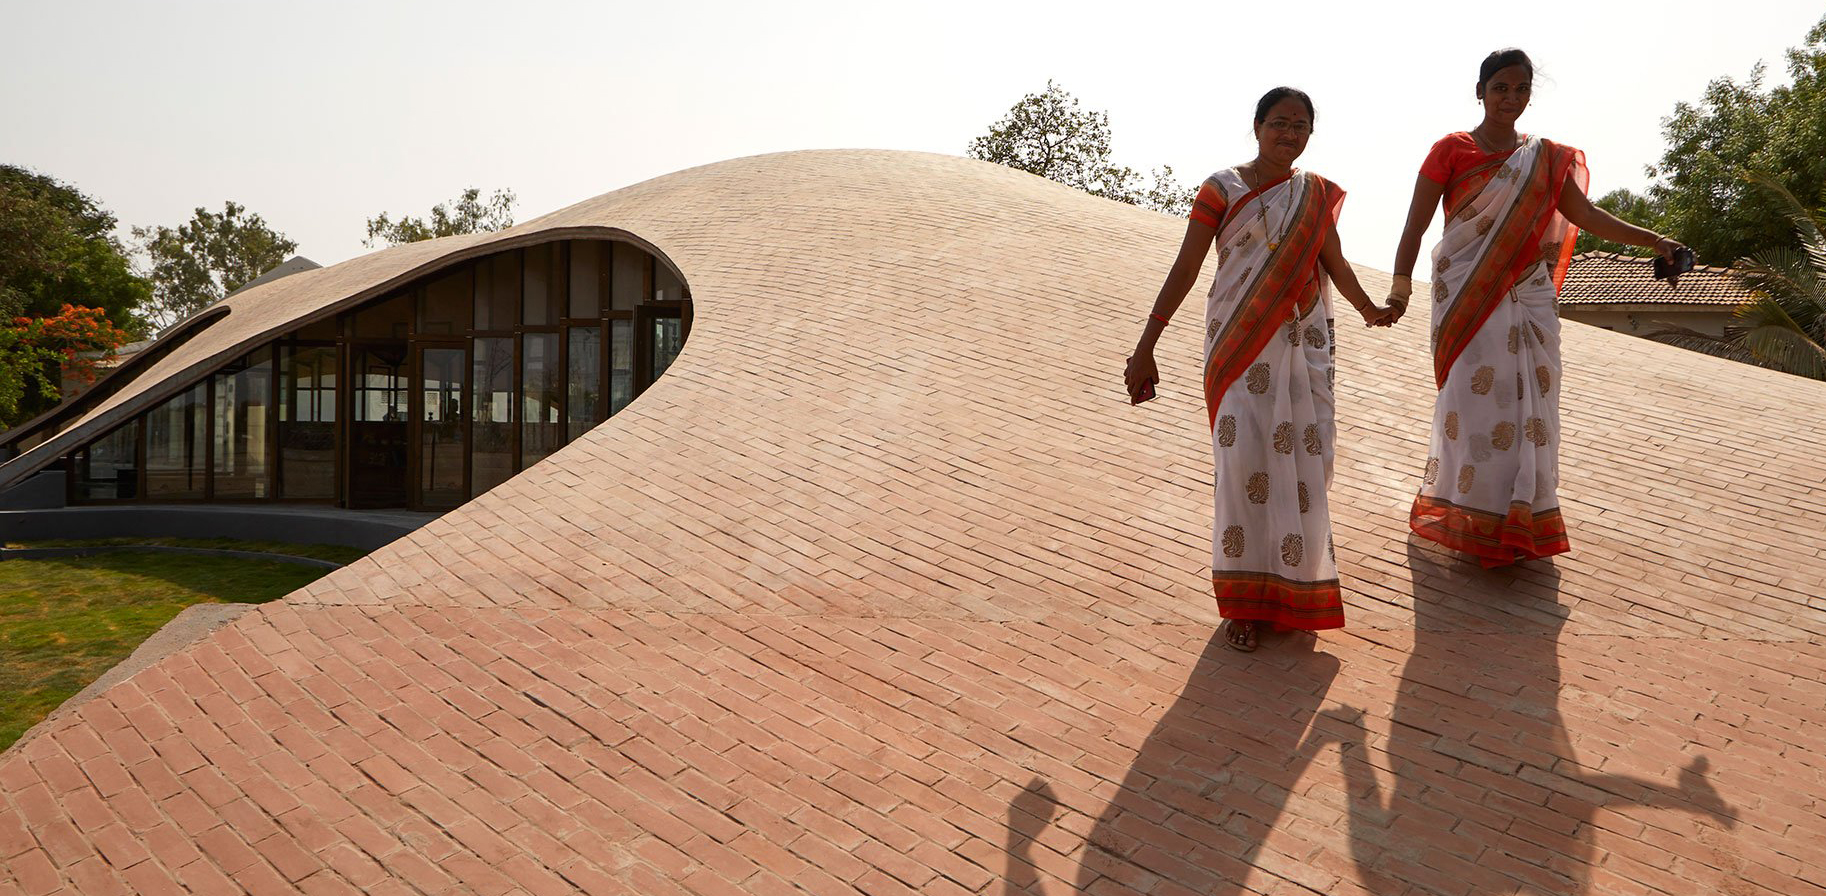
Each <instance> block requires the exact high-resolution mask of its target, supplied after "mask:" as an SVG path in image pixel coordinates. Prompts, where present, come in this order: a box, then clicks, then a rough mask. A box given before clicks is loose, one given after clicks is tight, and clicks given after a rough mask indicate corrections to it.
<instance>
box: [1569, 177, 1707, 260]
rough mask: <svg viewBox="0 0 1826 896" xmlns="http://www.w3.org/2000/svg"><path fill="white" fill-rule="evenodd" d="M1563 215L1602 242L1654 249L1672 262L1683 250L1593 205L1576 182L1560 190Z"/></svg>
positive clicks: (1671, 242) (1570, 182)
mask: <svg viewBox="0 0 1826 896" xmlns="http://www.w3.org/2000/svg"><path fill="white" fill-rule="evenodd" d="M1560 214H1562V215H1565V216H1566V220H1568V221H1571V222H1572V223H1573V226H1575V227H1577V228H1579V229H1580V230H1583V231H1585V232H1586V233H1589V234H1591V235H1593V236H1595V237H1598V238H1599V239H1605V240H1610V241H1611V242H1613V243H1623V244H1624V245H1626V246H1643V247H1645V248H1651V249H1654V250H1655V252H1656V254H1658V255H1660V256H1661V257H1663V258H1666V259H1668V260H1669V261H1672V260H1673V258H1674V252H1675V251H1676V250H1678V249H1680V248H1681V245H1680V243H1678V242H1676V241H1674V240H1671V239H1668V238H1667V237H1664V236H1662V235H1661V234H1659V233H1656V232H1654V231H1653V230H1650V229H1648V228H1646V227H1637V226H1636V225H1634V224H1631V223H1629V222H1628V221H1625V220H1623V219H1621V218H1618V217H1617V216H1616V215H1613V214H1611V213H1610V212H1607V211H1605V210H1603V209H1601V208H1599V207H1597V206H1595V205H1592V204H1591V199H1590V198H1589V197H1587V196H1586V195H1585V191H1584V190H1581V189H1579V185H1578V184H1576V183H1573V181H1572V178H1570V177H1569V178H1567V179H1566V184H1565V186H1563V187H1561V188H1560Z"/></svg>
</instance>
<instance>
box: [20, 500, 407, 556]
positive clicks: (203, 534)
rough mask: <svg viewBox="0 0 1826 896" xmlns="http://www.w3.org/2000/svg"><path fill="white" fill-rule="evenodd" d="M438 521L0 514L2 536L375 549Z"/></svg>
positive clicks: (245, 513)
mask: <svg viewBox="0 0 1826 896" xmlns="http://www.w3.org/2000/svg"><path fill="white" fill-rule="evenodd" d="M436 518H437V514H434V513H407V512H367V511H350V510H340V509H337V508H326V507H314V506H273V505H267V506H263V507H235V506H223V505H171V504H163V505H161V504H138V505H131V506H120V507H64V508H57V509H51V510H6V511H0V540H5V541H32V540H41V539H66V538H71V539H75V538H235V539H241V540H245V541H280V542H287V543H291V544H340V545H348V546H349V547H355V548H362V549H364V550H370V551H371V550H374V549H375V548H378V547H381V546H382V545H385V544H387V543H388V542H391V541H393V540H395V539H397V538H399V537H400V536H402V535H406V534H408V533H410V532H411V531H413V530H414V529H417V528H418V527H420V526H423V525H424V524H426V523H428V522H430V521H432V520H434V519H436Z"/></svg>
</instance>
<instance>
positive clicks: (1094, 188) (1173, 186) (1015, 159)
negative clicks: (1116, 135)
mask: <svg viewBox="0 0 1826 896" xmlns="http://www.w3.org/2000/svg"><path fill="white" fill-rule="evenodd" d="M966 153H967V155H969V156H970V158H973V159H980V160H982V161H985V162H994V163H996V164H998V165H1007V166H1008V167H1010V168H1018V169H1020V170H1022V171H1025V172H1027V173H1029V174H1037V175H1039V176H1041V177H1044V178H1046V179H1047V180H1054V181H1058V182H1059V183H1062V184H1065V185H1066V186H1069V187H1076V188H1078V189H1080V190H1083V191H1085V192H1086V193H1089V194H1091V195H1092V196H1102V197H1104V198H1105V199H1114V200H1116V201H1117V202H1126V203H1129V204H1130V205H1139V206H1142V207H1143V208H1151V209H1154V210H1156V211H1162V212H1166V213H1168V214H1172V215H1184V214H1186V213H1187V212H1189V211H1190V210H1191V208H1192V197H1193V191H1190V190H1188V189H1186V188H1185V187H1182V186H1179V185H1178V184H1177V183H1175V182H1174V180H1173V169H1172V168H1171V167H1168V166H1164V165H1163V166H1161V167H1160V168H1158V169H1155V170H1154V171H1153V172H1152V175H1153V178H1154V183H1153V185H1152V186H1149V187H1144V186H1142V178H1141V175H1139V174H1137V173H1135V170H1134V169H1132V168H1128V167H1125V166H1120V165H1117V164H1115V163H1114V162H1113V161H1112V160H1111V159H1110V117H1109V113H1107V112H1087V111H1082V110H1080V109H1079V107H1078V98H1077V97H1074V96H1072V95H1071V94H1070V93H1068V92H1066V90H1065V89H1064V88H1062V87H1060V86H1058V85H1057V84H1054V83H1053V82H1052V81H1051V80H1048V81H1047V82H1046V90H1045V92H1043V93H1030V94H1028V95H1026V96H1024V97H1022V98H1021V101H1020V102H1018V103H1015V104H1014V106H1013V107H1012V108H1010V109H1009V110H1008V114H1007V115H1004V116H1002V118H1001V120H1000V121H997V122H996V123H994V124H992V125H990V126H989V133H987V134H984V135H983V136H981V137H978V138H976V139H975V140H972V141H970V147H969V149H968V150H967V151H966Z"/></svg>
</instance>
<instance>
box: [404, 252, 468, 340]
mask: <svg viewBox="0 0 1826 896" xmlns="http://www.w3.org/2000/svg"><path fill="white" fill-rule="evenodd" d="M471 276H472V270H471V268H470V266H469V265H463V266H462V267H459V268H457V269H456V270H454V271H450V272H449V273H446V274H444V275H443V276H441V277H439V278H437V279H436V280H433V281H431V282H430V283H427V284H425V288H424V289H422V290H419V293H420V299H419V303H418V331H417V332H418V333H420V334H422V335H427V336H451V335H458V336H460V335H462V334H463V332H464V331H466V330H468V329H469V322H470V321H471V320H472V319H473V318H472V317H471V316H470V311H471V310H472V309H471V306H472V305H473V304H474V303H473V299H472V297H471V296H470V287H469V281H470V278H471Z"/></svg>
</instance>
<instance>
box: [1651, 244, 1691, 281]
mask: <svg viewBox="0 0 1826 896" xmlns="http://www.w3.org/2000/svg"><path fill="white" fill-rule="evenodd" d="M1654 267H1655V279H1656V280H1673V279H1674V278H1676V277H1679V276H1680V275H1681V274H1684V273H1686V272H1688V271H1690V270H1692V269H1693V250H1692V249H1689V248H1687V247H1685V246H1681V247H1680V248H1679V249H1676V250H1675V251H1674V260H1673V262H1672V263H1669V261H1668V260H1667V259H1665V258H1662V257H1661V256H1659V255H1657V256H1655V265H1654Z"/></svg>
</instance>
